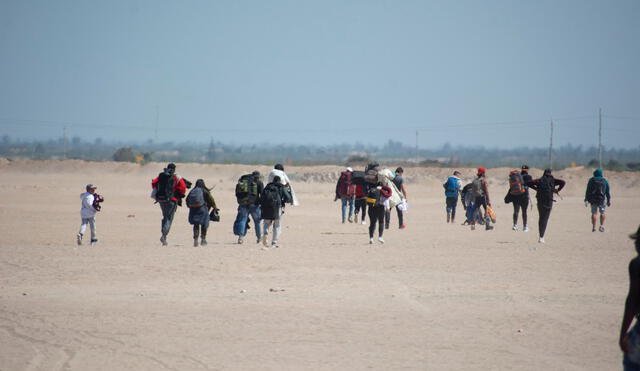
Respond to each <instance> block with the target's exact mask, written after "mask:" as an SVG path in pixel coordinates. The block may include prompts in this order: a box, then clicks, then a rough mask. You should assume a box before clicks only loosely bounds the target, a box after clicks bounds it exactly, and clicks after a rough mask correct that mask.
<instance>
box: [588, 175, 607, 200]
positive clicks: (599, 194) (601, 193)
mask: <svg viewBox="0 0 640 371" xmlns="http://www.w3.org/2000/svg"><path fill="white" fill-rule="evenodd" d="M589 191H590V192H589V199H588V201H589V202H590V203H593V204H601V203H603V202H604V199H605V197H606V185H605V181H604V179H602V178H601V179H593V180H592V181H591V189H590V190H589Z"/></svg>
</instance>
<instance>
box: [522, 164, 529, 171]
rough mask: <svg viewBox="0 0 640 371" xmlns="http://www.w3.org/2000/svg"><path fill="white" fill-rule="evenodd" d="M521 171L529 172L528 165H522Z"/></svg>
mask: <svg viewBox="0 0 640 371" xmlns="http://www.w3.org/2000/svg"><path fill="white" fill-rule="evenodd" d="M521 169H522V170H529V165H527V164H524V165H522V167H521Z"/></svg>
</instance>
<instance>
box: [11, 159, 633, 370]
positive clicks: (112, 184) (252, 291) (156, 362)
mask: <svg viewBox="0 0 640 371" xmlns="http://www.w3.org/2000/svg"><path fill="white" fill-rule="evenodd" d="M161 168H162V164H150V165H147V166H144V167H139V166H137V165H132V164H116V163H87V162H82V161H40V162H32V161H7V160H0V174H2V177H0V194H1V196H2V197H0V225H1V226H2V230H1V233H0V349H1V350H0V370H7V371H8V370H254V369H257V370H303V369H305V370H307V369H311V370H368V369H375V370H398V369H411V370H616V369H620V368H621V367H620V366H621V354H620V351H619V350H618V347H617V335H618V329H619V322H620V318H621V314H622V310H623V301H624V297H625V295H626V290H627V280H628V278H627V264H628V261H629V259H630V258H632V257H633V255H634V251H633V246H632V244H631V241H630V240H629V239H628V238H627V235H628V234H629V233H630V232H632V231H634V230H635V229H636V228H637V226H638V223H639V222H640V219H639V218H638V216H639V215H640V214H639V213H638V210H639V208H640V197H639V196H638V194H639V193H638V190H640V176H639V175H638V174H605V175H607V176H608V178H609V180H610V182H611V185H612V189H613V191H612V192H613V196H614V200H613V201H614V205H613V207H612V208H611V209H610V210H609V213H608V217H609V219H608V223H607V231H606V232H605V233H591V231H590V230H591V227H590V223H589V212H588V211H587V209H586V208H585V207H584V205H583V204H582V198H583V192H584V187H585V185H586V181H587V179H588V177H589V176H590V171H589V170H585V169H580V168H577V169H571V170H565V171H561V172H558V174H556V175H558V176H560V177H562V178H564V179H566V180H568V181H569V185H568V187H567V191H566V192H563V193H564V195H563V196H564V199H563V200H560V201H559V202H557V203H556V204H555V206H554V210H553V213H552V215H551V221H550V226H549V228H548V231H547V236H546V239H547V244H545V245H539V244H538V243H537V235H536V234H537V219H538V218H537V211H535V210H533V211H531V212H530V219H531V223H530V224H531V225H532V231H531V232H529V233H523V232H514V231H512V230H511V228H510V227H511V205H505V204H504V203H503V202H502V198H503V196H504V193H505V192H506V185H505V182H506V173H507V170H508V169H490V170H489V176H490V178H491V187H492V188H491V190H492V193H493V198H494V205H495V206H496V211H497V213H498V219H499V220H498V223H497V225H496V229H495V230H494V231H491V232H486V231H484V230H476V231H470V230H469V229H468V228H466V227H462V226H460V224H459V223H456V224H455V225H452V224H446V223H445V220H444V219H445V213H444V196H443V194H442V187H441V185H440V184H441V183H442V182H443V181H444V179H445V178H446V175H447V174H448V173H449V172H450V170H449V169H406V177H407V180H408V184H407V188H408V191H409V202H410V205H411V210H410V212H409V214H408V215H407V224H408V228H407V229H405V230H399V229H397V219H396V217H395V214H394V216H393V220H392V229H390V230H388V231H387V232H385V239H386V241H387V243H386V244H384V245H379V244H375V245H373V246H370V245H369V244H368V236H367V234H366V233H367V229H366V228H367V227H366V226H363V225H355V224H349V223H347V224H341V223H340V213H339V204H338V203H334V202H332V200H333V190H334V186H335V183H334V181H335V179H336V177H337V174H338V171H339V170H341V169H340V168H339V167H332V166H322V167H291V168H289V169H287V170H288V171H287V172H288V173H289V174H290V175H291V177H292V178H293V179H294V182H295V183H294V184H295V186H296V190H297V192H298V195H299V197H300V200H301V205H300V206H299V207H297V208H287V211H286V214H285V219H284V228H283V235H282V238H281V243H282V246H281V247H280V248H278V249H269V250H264V249H261V248H260V246H259V245H257V244H256V243H255V240H254V239H253V238H248V242H246V243H245V244H243V245H237V244H235V243H234V242H235V240H236V239H235V237H234V236H233V234H232V222H233V219H234V217H235V210H236V203H235V199H234V197H233V187H234V185H235V180H236V179H237V178H238V176H239V175H241V174H243V173H246V172H249V171H251V170H253V169H254V167H250V166H234V165H197V164H178V172H179V173H180V174H182V175H183V176H185V177H187V178H189V179H191V180H194V181H195V179H196V178H199V177H202V178H204V179H205V180H206V181H207V183H208V184H209V185H210V186H211V185H214V184H215V185H216V188H215V190H214V196H215V198H216V200H217V202H218V204H219V206H221V208H222V213H221V215H222V222H221V223H217V224H213V225H212V228H211V229H210V232H209V246H207V247H198V248H194V247H192V246H191V243H192V240H191V227H190V226H189V225H188V223H187V210H186V209H185V208H180V209H179V210H178V212H177V215H176V220H175V222H174V225H173V228H172V231H171V234H170V239H169V243H170V245H169V246H168V247H162V246H160V242H159V241H158V239H159V237H160V232H159V229H160V218H161V214H160V209H159V207H158V205H154V204H153V201H152V200H151V199H150V198H149V192H150V186H149V182H150V180H151V178H153V177H155V175H157V173H158V171H160V170H161ZM257 168H258V169H259V170H261V171H262V172H263V173H266V172H267V171H268V168H267V167H263V166H259V167H257ZM463 172H464V173H465V175H467V176H470V175H472V170H471V169H463ZM532 174H533V175H534V176H539V175H540V174H541V171H540V170H532ZM86 183H96V184H97V185H98V186H99V188H98V193H100V194H102V195H103V196H104V197H105V198H106V202H105V203H104V206H103V211H102V212H100V213H99V215H98V217H97V223H98V233H99V236H98V237H99V239H100V243H99V245H98V246H95V247H89V246H81V247H78V246H76V245H75V234H76V232H77V228H78V225H79V204H80V201H79V194H80V193H81V192H82V191H83V188H84V185H85V184H86ZM459 219H460V218H459ZM460 221H461V220H460ZM250 233H253V230H251V231H250ZM271 289H275V290H274V291H271Z"/></svg>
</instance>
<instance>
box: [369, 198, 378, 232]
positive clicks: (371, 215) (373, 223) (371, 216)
mask: <svg viewBox="0 0 640 371" xmlns="http://www.w3.org/2000/svg"><path fill="white" fill-rule="evenodd" d="M374 209H375V208H374V207H372V206H369V238H371V239H373V231H374V230H375V229H376V221H377V220H378V219H377V218H376V216H375V212H374Z"/></svg>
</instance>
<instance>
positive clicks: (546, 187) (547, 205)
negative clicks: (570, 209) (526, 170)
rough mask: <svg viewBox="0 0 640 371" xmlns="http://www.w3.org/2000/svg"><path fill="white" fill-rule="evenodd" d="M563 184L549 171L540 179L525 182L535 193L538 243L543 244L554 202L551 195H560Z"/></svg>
mask: <svg viewBox="0 0 640 371" xmlns="http://www.w3.org/2000/svg"><path fill="white" fill-rule="evenodd" d="M565 184H566V182H565V181H564V180H562V179H556V178H554V177H553V175H551V169H545V170H544V174H543V175H542V177H541V178H539V179H535V180H530V181H529V182H527V186H529V187H530V188H531V189H534V190H535V191H536V200H537V204H538V235H539V238H538V243H545V241H544V233H545V232H546V230H547V223H548V222H549V217H550V216H551V209H552V208H553V202H554V201H555V200H554V199H553V194H554V193H560V191H561V190H562V188H564V186H565ZM556 187H557V188H556Z"/></svg>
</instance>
